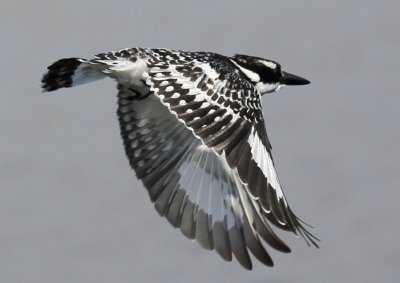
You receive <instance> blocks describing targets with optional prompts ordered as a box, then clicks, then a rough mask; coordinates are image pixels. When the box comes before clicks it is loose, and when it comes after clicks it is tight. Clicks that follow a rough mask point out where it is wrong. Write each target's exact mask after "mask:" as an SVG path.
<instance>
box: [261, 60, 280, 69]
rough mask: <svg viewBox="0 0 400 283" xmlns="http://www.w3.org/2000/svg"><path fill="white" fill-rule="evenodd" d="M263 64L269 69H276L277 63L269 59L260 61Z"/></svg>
mask: <svg viewBox="0 0 400 283" xmlns="http://www.w3.org/2000/svg"><path fill="white" fill-rule="evenodd" d="M261 62H262V63H263V64H264V65H265V66H267V67H268V68H271V69H274V70H275V69H276V67H277V65H276V64H275V63H274V62H271V61H261Z"/></svg>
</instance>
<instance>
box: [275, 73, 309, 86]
mask: <svg viewBox="0 0 400 283" xmlns="http://www.w3.org/2000/svg"><path fill="white" fill-rule="evenodd" d="M282 73H283V77H282V78H281V84H284V85H308V84H309V83H310V81H309V80H306V79H303V78H302V77H299V76H296V75H292V74H289V73H286V72H282Z"/></svg>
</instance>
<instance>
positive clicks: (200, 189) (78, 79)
mask: <svg viewBox="0 0 400 283" xmlns="http://www.w3.org/2000/svg"><path fill="white" fill-rule="evenodd" d="M104 77H111V78H113V79H115V80H116V81H117V82H118V90H119V92H118V111H117V114H118V118H119V122H120V128H121V136H122V138H123V141H124V146H125V151H126V154H127V157H128V159H129V162H130V165H131V167H132V168H133V169H134V170H135V172H136V174H137V176H138V178H140V179H141V180H142V181H143V184H144V186H145V187H146V188H147V190H148V192H149V195H150V198H151V200H152V201H153V202H154V204H155V208H156V210H157V211H158V212H159V213H160V214H161V215H162V216H165V217H166V218H167V219H168V220H169V222H170V223H171V224H172V225H173V226H174V227H179V228H180V230H181V231H182V232H183V234H185V235H186V236H187V237H189V238H191V239H194V238H195V239H196V240H197V241H198V242H199V243H200V245H201V246H203V247H204V248H206V249H215V250H216V251H217V252H218V254H220V255H221V256H222V258H224V259H225V260H229V261H230V260H232V254H233V255H234V256H235V257H236V258H237V259H238V261H239V262H240V264H241V265H242V266H244V267H245V268H248V269H251V268H252V263H251V259H250V256H249V253H248V251H250V252H251V253H252V254H253V255H254V256H255V257H256V258H257V259H258V260H260V261H261V262H263V263H264V264H266V265H269V266H272V265H273V262H272V260H271V258H270V256H269V255H268V253H267V251H266V250H265V248H264V246H263V243H262V242H263V241H265V242H267V243H268V244H269V245H270V246H272V247H273V248H275V249H277V250H280V251H282V252H289V251H290V249H289V248H288V247H287V246H286V245H285V244H284V243H283V242H282V241H281V240H280V239H279V238H278V236H277V235H276V234H275V233H274V231H273V230H272V228H271V225H270V223H273V224H274V225H276V226H278V227H280V228H282V229H284V230H288V231H292V232H294V233H295V234H300V235H301V236H303V238H304V239H305V240H306V242H307V243H312V244H314V245H315V246H317V244H316V243H315V239H316V238H315V237H313V236H312V235H311V234H310V233H309V232H308V231H307V230H306V229H304V227H303V225H302V223H301V221H300V220H299V219H298V218H297V217H296V216H295V215H294V214H293V212H292V211H291V209H290V207H289V205H288V203H287V200H286V198H285V196H284V194H283V192H282V189H281V186H280V183H279V180H278V176H277V174H276V171H275V167H274V164H273V160H272V156H271V145H270V143H269V141H268V138H267V133H266V130H265V123H264V118H263V115H262V109H261V98H260V93H259V92H258V91H257V90H256V89H255V87H254V86H253V84H251V83H250V82H249V81H248V80H247V79H246V77H245V76H244V75H243V73H241V71H240V70H239V69H238V68H236V67H235V65H234V64H233V63H232V62H231V59H230V58H229V57H225V56H221V55H218V54H215V53H206V52H182V51H174V50H167V49H143V48H131V49H123V50H120V51H116V52H108V53H102V54H98V55H96V56H95V58H94V59H92V60H86V59H81V58H65V59H61V60H59V61H57V62H55V63H53V64H52V65H50V66H49V67H48V72H47V73H46V74H45V75H44V76H43V79H42V83H43V85H42V87H43V89H44V90H46V91H52V90H56V89H58V88H60V87H71V86H75V85H79V84H82V83H86V82H90V81H94V80H98V79H101V78H104Z"/></svg>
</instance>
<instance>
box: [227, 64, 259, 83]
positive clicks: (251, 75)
mask: <svg viewBox="0 0 400 283" xmlns="http://www.w3.org/2000/svg"><path fill="white" fill-rule="evenodd" d="M231 61H232V63H233V64H235V66H236V67H238V68H239V69H240V70H241V71H242V72H243V73H244V74H245V75H246V76H247V77H248V78H249V79H250V80H251V81H252V82H259V81H260V76H259V75H258V74H257V73H255V72H253V71H250V70H249V69H246V68H243V67H241V66H240V65H239V64H238V63H236V62H235V61H233V60H231Z"/></svg>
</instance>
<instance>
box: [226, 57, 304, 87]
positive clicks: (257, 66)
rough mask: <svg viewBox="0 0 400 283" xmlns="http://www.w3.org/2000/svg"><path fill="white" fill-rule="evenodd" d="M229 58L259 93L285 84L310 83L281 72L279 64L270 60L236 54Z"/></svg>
mask: <svg viewBox="0 0 400 283" xmlns="http://www.w3.org/2000/svg"><path fill="white" fill-rule="evenodd" d="M231 60H232V62H233V63H234V64H235V65H236V66H237V67H238V69H239V70H240V71H241V72H242V73H243V74H244V75H245V76H246V77H247V78H248V80H249V81H250V82H251V83H252V84H254V86H255V87H256V89H257V90H258V91H259V92H260V93H261V94H265V93H269V92H274V91H278V90H279V89H280V88H281V87H282V86H285V85H304V84H309V83H310V82H309V81H308V80H306V79H303V78H301V77H298V76H295V75H292V74H289V73H286V72H283V71H282V68H281V65H280V64H279V63H277V62H275V61H272V60H268V59H264V58H260V57H254V56H248V55H237V54H236V55H235V56H233V57H231Z"/></svg>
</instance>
